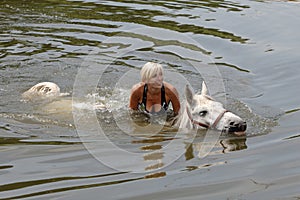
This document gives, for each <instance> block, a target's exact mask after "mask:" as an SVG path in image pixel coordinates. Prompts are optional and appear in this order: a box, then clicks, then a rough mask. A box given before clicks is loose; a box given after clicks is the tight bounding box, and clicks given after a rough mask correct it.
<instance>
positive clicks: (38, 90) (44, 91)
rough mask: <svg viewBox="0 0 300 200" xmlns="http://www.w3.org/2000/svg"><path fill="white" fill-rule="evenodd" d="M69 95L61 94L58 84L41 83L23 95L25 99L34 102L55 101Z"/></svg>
mask: <svg viewBox="0 0 300 200" xmlns="http://www.w3.org/2000/svg"><path fill="white" fill-rule="evenodd" d="M68 95H69V93H61V92H60V88H59V87H58V85H57V84H55V83H52V82H41V83H38V84H36V85H34V86H32V87H31V88H30V89H29V90H27V91H25V92H24V93H23V94H22V97H23V99H25V100H29V101H34V100H38V99H54V98H57V97H61V96H68Z"/></svg>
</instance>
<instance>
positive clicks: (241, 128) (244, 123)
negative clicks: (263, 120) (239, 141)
mask: <svg viewBox="0 0 300 200" xmlns="http://www.w3.org/2000/svg"><path fill="white" fill-rule="evenodd" d="M238 128H239V130H240V131H245V130H246V129H247V123H246V122H242V123H240V124H239V125H238Z"/></svg>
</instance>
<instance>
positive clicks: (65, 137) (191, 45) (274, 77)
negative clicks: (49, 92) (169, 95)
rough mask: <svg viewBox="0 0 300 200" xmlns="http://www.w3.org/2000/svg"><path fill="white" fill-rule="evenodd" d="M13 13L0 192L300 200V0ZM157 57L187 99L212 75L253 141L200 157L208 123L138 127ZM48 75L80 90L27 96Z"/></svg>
mask: <svg viewBox="0 0 300 200" xmlns="http://www.w3.org/2000/svg"><path fill="white" fill-rule="evenodd" d="M0 19H1V23H0V26H1V29H0V72H1V73H0V96H1V100H0V199H39V200H40V199H72V200H74V199H105V200H106V199H131V200H133V199H151V200H153V199H185V200H186V199H299V198H300V190H299V188H300V154H299V144H300V124H299V119H300V112H299V110H300V101H299V100H300V98H299V94H300V87H299V84H300V77H299V74H300V68H299V63H300V53H299V52H300V28H299V19H300V4H299V3H298V2H297V1H186V0H174V1H166V0H163V1H138V0H137V1H130V0H128V1H120V0H116V1H110V0H86V1H84V0H74V1H65V0H60V1H58V0H39V1H34V0H26V1H25V0H24V1H20V0H2V1H1V3H0ZM148 61H154V62H159V63H161V64H163V66H164V68H165V70H166V74H165V78H166V80H167V81H169V82H171V83H172V84H174V85H175V86H176V87H177V88H178V91H179V93H180V95H181V99H183V93H184V87H185V85H186V84H190V85H192V86H193V88H194V90H195V91H198V90H199V89H200V88H201V82H202V81H203V80H204V81H205V82H206V83H207V84H208V88H209V91H210V93H211V95H212V96H213V97H215V98H216V99H218V100H220V101H221V102H222V103H224V105H225V107H226V108H228V109H230V110H232V111H234V112H235V113H238V114H239V115H240V116H242V117H243V118H245V120H246V121H247V123H248V129H247V137H240V138H237V137H233V136H229V135H221V136H220V137H219V138H218V140H217V143H216V144H214V145H211V146H210V147H211V148H210V149H209V151H208V152H207V153H208V154H207V155H205V156H201V155H200V156H199V151H200V150H201V148H202V147H204V146H205V145H206V144H205V142H204V139H205V138H206V131H198V132H197V133H195V132H192V133H186V134H184V133H181V132H180V131H179V130H177V129H176V128H171V127H168V126H165V127H163V126H162V125H160V124H159V123H158V124H152V125H151V126H147V124H146V123H145V122H144V119H137V120H138V121H136V122H135V123H132V120H131V117H130V116H129V115H128V109H127V102H128V95H129V92H130V88H131V86H132V84H134V83H136V82H138V81H139V69H140V68H141V66H142V65H143V64H144V63H145V62H148ZM42 81H51V82H55V83H57V84H58V85H59V86H60V88H61V90H62V92H69V93H71V95H70V96H69V97H64V98H61V99H58V100H55V101H52V102H26V101H24V100H22V98H21V94H22V93H23V92H24V91H26V90H27V89H28V88H30V87H31V86H33V85H34V84H36V83H38V82H42ZM72 100H73V112H72V111H71V110H72ZM99 104H106V106H107V109H95V108H98V107H97V105H99Z"/></svg>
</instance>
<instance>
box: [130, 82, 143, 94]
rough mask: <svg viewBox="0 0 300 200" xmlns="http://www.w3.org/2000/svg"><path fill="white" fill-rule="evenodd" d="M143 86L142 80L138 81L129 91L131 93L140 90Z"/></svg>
mask: <svg viewBox="0 0 300 200" xmlns="http://www.w3.org/2000/svg"><path fill="white" fill-rule="evenodd" d="M144 86H145V83H144V82H139V83H137V84H135V85H133V86H132V88H131V92H132V93H133V92H138V91H142V90H143V89H144Z"/></svg>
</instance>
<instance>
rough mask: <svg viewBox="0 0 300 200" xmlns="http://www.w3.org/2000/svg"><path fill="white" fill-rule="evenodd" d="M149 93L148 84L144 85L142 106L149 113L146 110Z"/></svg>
mask: <svg viewBox="0 0 300 200" xmlns="http://www.w3.org/2000/svg"><path fill="white" fill-rule="evenodd" d="M147 91H148V86H147V84H145V85H144V92H143V99H142V104H144V106H145V110H146V111H147V108H146V103H147Z"/></svg>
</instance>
